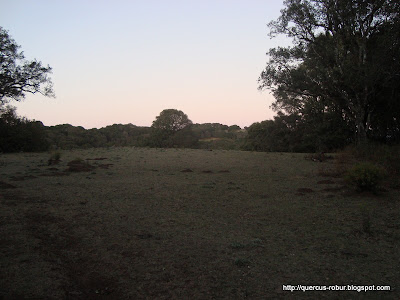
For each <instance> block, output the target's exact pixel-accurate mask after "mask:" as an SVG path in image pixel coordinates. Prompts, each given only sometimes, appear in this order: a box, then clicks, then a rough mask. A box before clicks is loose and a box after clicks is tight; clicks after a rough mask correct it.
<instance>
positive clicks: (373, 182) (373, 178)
mask: <svg viewBox="0 0 400 300" xmlns="http://www.w3.org/2000/svg"><path fill="white" fill-rule="evenodd" d="M345 178H346V180H347V181H348V182H349V183H351V184H353V185H355V186H356V187H357V188H359V189H360V190H361V191H364V190H367V191H375V190H376V188H377V187H378V185H379V184H380V183H381V181H382V179H383V178H384V170H383V169H382V168H381V167H378V166H377V165H375V164H373V163H370V162H361V163H357V164H356V165H354V166H353V167H352V168H350V169H349V170H348V171H347V174H346V175H345Z"/></svg>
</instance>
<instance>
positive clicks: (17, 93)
mask: <svg viewBox="0 0 400 300" xmlns="http://www.w3.org/2000/svg"><path fill="white" fill-rule="evenodd" d="M19 48H20V46H18V45H17V44H16V43H15V41H14V40H13V39H12V38H11V37H10V36H9V34H8V32H7V31H6V30H4V29H3V28H2V27H0V105H2V104H4V103H6V102H8V101H9V100H11V99H12V100H15V101H20V100H22V99H23V98H24V97H25V93H33V94H35V93H40V94H42V95H45V96H49V97H54V90H53V84H52V81H51V78H50V77H49V74H50V73H51V67H50V66H47V67H45V66H43V65H42V63H41V62H40V61H37V60H32V61H27V60H25V57H24V54H23V52H19V51H18V49H19Z"/></svg>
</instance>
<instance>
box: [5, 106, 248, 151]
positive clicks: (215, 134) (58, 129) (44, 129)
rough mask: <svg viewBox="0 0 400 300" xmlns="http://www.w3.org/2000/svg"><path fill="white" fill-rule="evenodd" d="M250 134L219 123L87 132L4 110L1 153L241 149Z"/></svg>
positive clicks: (120, 127) (128, 126)
mask: <svg viewBox="0 0 400 300" xmlns="http://www.w3.org/2000/svg"><path fill="white" fill-rule="evenodd" d="M245 135H246V131H245V130H242V129H241V128H240V127H239V126H237V125H234V126H227V125H223V124H219V123H207V124H190V126H188V127H185V128H183V129H182V130H178V131H176V132H173V133H172V134H169V133H166V132H163V133H162V134H160V131H159V130H158V129H156V128H154V127H140V126H135V125H133V124H126V125H123V124H114V125H110V126H106V127H103V128H100V129H96V128H94V129H85V128H83V127H81V126H72V125H70V124H63V125H56V126H44V125H43V123H42V122H39V121H30V120H28V119H26V118H23V117H19V116H18V115H17V114H16V112H15V108H13V107H3V108H2V109H0V152H3V153H6V152H21V151H23V152H36V151H37V152H40V151H47V150H50V149H66V150H69V149H78V148H97V147H124V146H135V147H178V148H203V149H240V148H241V145H242V144H243V140H244V138H245Z"/></svg>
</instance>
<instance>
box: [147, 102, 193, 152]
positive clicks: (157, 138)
mask: <svg viewBox="0 0 400 300" xmlns="http://www.w3.org/2000/svg"><path fill="white" fill-rule="evenodd" d="M192 124H193V123H192V121H190V120H189V118H188V116H187V115H186V114H185V113H184V112H182V111H180V110H177V109H164V110H163V111H162V112H161V113H160V115H159V116H157V117H156V119H155V120H154V121H153V124H152V125H151V127H152V140H153V146H156V147H171V146H174V143H176V139H173V138H172V137H173V136H174V135H176V134H177V133H178V132H179V131H182V130H184V129H185V133H188V134H189V133H190V130H188V129H190V127H191V125H192Z"/></svg>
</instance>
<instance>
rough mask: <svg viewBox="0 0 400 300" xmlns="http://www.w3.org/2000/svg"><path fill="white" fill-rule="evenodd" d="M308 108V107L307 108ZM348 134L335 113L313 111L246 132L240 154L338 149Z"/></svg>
mask: <svg viewBox="0 0 400 300" xmlns="http://www.w3.org/2000/svg"><path fill="white" fill-rule="evenodd" d="M307 108H308V107H307ZM351 137H352V132H351V131H350V130H349V129H348V127H347V126H346V124H345V123H343V122H342V121H341V119H340V118H337V115H336V114H335V113H329V112H321V111H318V110H316V109H315V108H314V109H310V110H309V111H307V113H306V112H304V113H303V114H302V115H300V114H296V113H293V114H283V113H282V112H278V115H277V116H275V117H274V119H273V120H267V121H262V122H260V123H254V124H252V125H251V126H250V127H249V128H248V135H247V137H246V139H245V143H244V145H243V147H242V148H243V149H244V150H252V151H272V152H275V151H277V152H321V151H329V150H334V149H338V148H342V147H344V146H345V145H347V144H348V143H350V142H351V140H352V139H351Z"/></svg>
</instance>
